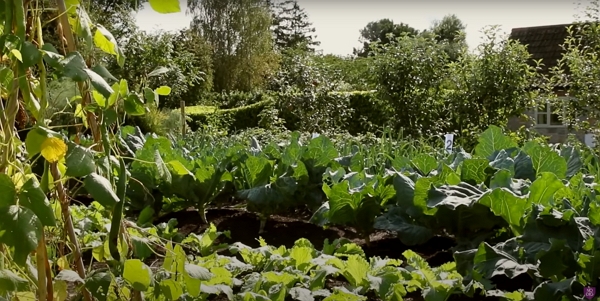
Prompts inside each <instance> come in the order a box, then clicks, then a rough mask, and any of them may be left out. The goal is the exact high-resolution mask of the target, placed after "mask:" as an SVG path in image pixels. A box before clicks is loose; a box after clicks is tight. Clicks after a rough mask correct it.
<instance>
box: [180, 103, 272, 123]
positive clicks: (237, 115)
mask: <svg viewBox="0 0 600 301" xmlns="http://www.w3.org/2000/svg"><path fill="white" fill-rule="evenodd" d="M272 103H273V99H272V98H266V99H265V100H262V101H259V102H257V103H254V104H251V105H247V106H243V107H239V108H232V109H215V110H206V109H204V110H198V108H197V107H187V108H186V115H187V116H188V117H189V120H190V121H189V122H188V126H189V127H190V129H191V130H192V131H195V130H197V129H199V128H201V127H202V126H204V125H208V124H214V125H218V126H221V127H225V128H227V129H228V130H230V131H236V130H244V129H247V128H254V127H258V123H259V121H260V117H259V116H258V115H259V114H260V113H261V112H262V111H263V109H265V108H266V107H267V106H269V105H270V104H272Z"/></svg>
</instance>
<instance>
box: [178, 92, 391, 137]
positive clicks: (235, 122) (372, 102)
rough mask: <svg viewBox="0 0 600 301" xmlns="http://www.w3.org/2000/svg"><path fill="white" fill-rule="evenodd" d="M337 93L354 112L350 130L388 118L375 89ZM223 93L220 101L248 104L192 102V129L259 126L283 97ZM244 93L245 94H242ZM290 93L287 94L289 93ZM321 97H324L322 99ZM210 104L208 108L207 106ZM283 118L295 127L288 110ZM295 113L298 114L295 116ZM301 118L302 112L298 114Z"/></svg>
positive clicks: (377, 126) (368, 128) (362, 129)
mask: <svg viewBox="0 0 600 301" xmlns="http://www.w3.org/2000/svg"><path fill="white" fill-rule="evenodd" d="M331 94H334V95H336V96H339V95H342V96H346V97H348V98H349V99H348V100H349V103H350V106H351V108H352V109H353V114H352V118H351V122H350V124H349V127H348V129H347V130H348V132H350V133H351V134H359V133H365V132H368V131H376V130H378V129H381V128H383V126H384V125H385V123H386V122H387V120H388V118H386V116H387V115H388V114H386V112H385V106H384V105H383V104H382V103H381V101H380V100H379V99H378V98H377V93H376V92H375V91H353V92H332V93H331ZM224 95H227V94H222V96H220V98H221V97H222V98H221V99H220V100H221V101H222V102H221V103H224V104H230V103H251V104H250V105H246V106H242V107H237V108H229V109H217V108H216V107H204V106H192V107H187V108H186V114H187V116H188V117H189V120H190V122H189V127H190V129H191V130H194V131H195V130H197V129H199V128H201V127H203V126H204V125H209V124H212V125H218V126H220V127H224V128H226V129H228V130H229V131H237V130H244V129H248V128H254V127H258V126H259V121H260V117H259V114H260V113H261V112H262V111H263V110H265V109H267V108H269V107H271V106H275V107H277V104H278V100H279V99H280V98H281V97H286V96H284V95H279V94H276V93H275V94H269V93H245V94H244V93H235V94H230V95H231V97H232V98H233V99H226V98H225V97H224ZM244 96H245V98H244ZM288 97H289V96H288ZM323 101H326V100H325V99H324V100H323ZM208 108H210V109H208ZM280 115H281V116H280V117H281V118H284V120H285V123H286V127H288V128H289V129H294V128H295V127H296V126H295V124H294V123H295V122H294V121H295V120H294V119H295V118H293V117H292V116H291V115H290V114H280ZM296 117H298V116H296ZM300 118H301V116H300Z"/></svg>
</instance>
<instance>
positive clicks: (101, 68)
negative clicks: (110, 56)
mask: <svg viewBox="0 0 600 301" xmlns="http://www.w3.org/2000/svg"><path fill="white" fill-rule="evenodd" d="M92 71H94V72H96V73H97V74H98V75H100V76H102V78H104V80H106V81H109V80H110V81H117V80H118V79H117V78H116V77H114V75H112V74H111V73H110V71H108V69H106V67H104V66H102V65H96V66H94V67H92ZM124 94H127V93H124Z"/></svg>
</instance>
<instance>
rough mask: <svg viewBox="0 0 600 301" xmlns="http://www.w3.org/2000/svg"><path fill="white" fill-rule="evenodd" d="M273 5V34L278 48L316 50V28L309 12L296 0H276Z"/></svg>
mask: <svg viewBox="0 0 600 301" xmlns="http://www.w3.org/2000/svg"><path fill="white" fill-rule="evenodd" d="M270 5H271V12H272V17H273V26H272V30H273V36H274V39H275V47H276V48H277V50H283V49H287V48H298V49H303V50H307V51H313V52H314V50H315V49H314V46H319V45H321V42H319V41H317V40H316V35H314V33H315V32H316V29H315V28H314V27H313V26H312V23H311V22H310V21H309V20H308V14H307V13H306V11H305V10H304V9H303V8H301V7H300V5H299V4H298V1H296V0H284V1H281V0H276V1H274V2H272V3H270Z"/></svg>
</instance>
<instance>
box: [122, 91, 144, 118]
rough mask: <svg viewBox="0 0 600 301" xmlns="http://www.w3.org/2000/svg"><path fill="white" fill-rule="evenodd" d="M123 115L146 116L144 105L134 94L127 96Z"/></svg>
mask: <svg viewBox="0 0 600 301" xmlns="http://www.w3.org/2000/svg"><path fill="white" fill-rule="evenodd" d="M124 107H125V113H127V114H129V115H131V116H142V115H144V114H146V108H145V107H144V103H143V102H142V101H141V100H140V98H139V97H138V96H137V95H136V94H129V95H127V98H125V101H124Z"/></svg>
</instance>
